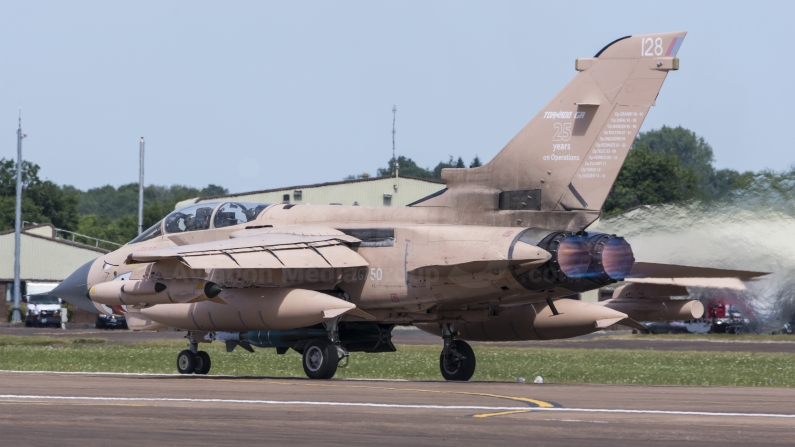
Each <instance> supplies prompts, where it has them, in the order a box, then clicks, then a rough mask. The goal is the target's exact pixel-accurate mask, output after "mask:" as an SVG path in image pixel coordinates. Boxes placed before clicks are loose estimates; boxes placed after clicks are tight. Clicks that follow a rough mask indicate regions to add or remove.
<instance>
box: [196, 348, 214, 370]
mask: <svg viewBox="0 0 795 447" xmlns="http://www.w3.org/2000/svg"><path fill="white" fill-rule="evenodd" d="M210 365H211V362H210V354H207V353H206V352H204V351H199V352H197V353H196V370H195V371H194V372H195V373H196V374H207V373H208V372H210Z"/></svg>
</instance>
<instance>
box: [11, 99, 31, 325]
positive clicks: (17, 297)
mask: <svg viewBox="0 0 795 447" xmlns="http://www.w3.org/2000/svg"><path fill="white" fill-rule="evenodd" d="M27 136H28V134H27V132H22V109H19V127H18V128H17V203H16V207H15V210H14V213H15V215H14V307H13V313H12V315H11V321H12V322H15V323H17V322H22V313H21V312H20V306H19V303H20V301H21V300H22V284H21V282H20V280H19V266H20V257H21V255H22V251H21V246H20V242H21V237H22V139H23V138H25V137H27Z"/></svg>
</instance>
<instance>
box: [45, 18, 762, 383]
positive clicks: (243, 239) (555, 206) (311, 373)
mask: <svg viewBox="0 0 795 447" xmlns="http://www.w3.org/2000/svg"><path fill="white" fill-rule="evenodd" d="M685 34H686V33H685V32H673V33H661V34H648V35H640V36H629V37H624V38H621V39H618V40H616V41H614V42H611V43H610V44H609V45H607V46H605V47H604V48H602V49H601V50H600V51H599V52H598V53H596V55H595V56H594V57H591V58H581V59H577V60H576V63H575V68H576V70H577V74H576V75H575V76H574V78H573V79H572V80H571V82H569V83H568V85H566V87H564V88H563V90H561V91H560V92H559V93H558V94H557V95H556V96H555V97H554V98H552V100H551V101H550V102H549V103H548V104H547V105H546V106H544V108H543V109H541V111H539V112H538V114H537V115H535V117H533V119H532V120H531V121H530V122H529V123H528V124H527V125H526V126H525V127H524V128H523V129H522V130H521V131H520V132H519V134H517V135H516V136H515V137H514V138H513V139H512V140H511V141H510V142H509V143H508V144H507V145H506V146H505V147H504V148H503V149H502V150H501V151H500V152H499V153H498V154H497V155H496V156H495V157H494V158H493V159H492V160H491V161H490V162H489V163H487V164H485V165H484V166H482V167H477V168H470V169H445V170H443V171H442V178H443V180H444V181H445V182H446V188H445V189H443V190H441V191H439V192H437V193H435V194H432V195H430V196H428V197H425V198H423V199H421V200H418V201H416V202H414V203H412V204H410V205H408V206H406V207H394V208H392V207H364V206H339V205H334V206H318V205H295V204H281V203H277V204H265V203H262V204H258V203H241V202H217V203H205V202H202V203H198V204H195V205H192V206H189V207H187V208H183V209H180V210H178V211H174V212H173V213H171V214H169V215H168V216H166V217H165V218H164V219H163V220H162V221H161V222H158V223H157V224H155V225H154V226H153V227H152V228H149V229H148V230H147V231H145V232H143V233H142V234H141V235H140V236H138V237H137V238H136V239H134V240H132V241H130V243H128V244H127V245H125V246H123V247H122V248H120V249H118V250H116V251H114V252H112V253H109V254H106V255H104V256H102V257H100V258H99V259H97V260H95V261H92V262H89V263H87V264H85V265H84V266H82V267H81V268H80V269H78V270H77V271H75V272H74V273H73V274H72V275H71V276H70V277H69V278H68V279H67V280H65V281H64V282H63V283H61V284H60V285H59V286H58V287H57V288H56V289H55V290H54V291H53V292H52V294H54V295H57V296H59V297H61V298H63V299H65V300H66V301H69V302H71V303H72V304H74V305H77V306H79V307H82V308H86V309H93V310H95V311H97V312H102V313H106V314H110V313H123V314H125V315H126V318H127V322H128V324H129V326H130V327H131V328H132V329H137V330H158V329H163V328H166V327H172V328H179V329H182V330H185V331H186V333H187V335H186V338H187V339H188V348H187V349H186V350H184V351H182V352H180V353H179V354H178V355H177V362H176V363H177V370H178V371H179V372H180V373H184V374H192V373H195V374H206V373H207V372H208V371H209V370H210V364H211V363H210V357H209V355H208V354H207V353H206V352H204V351H200V350H199V344H200V343H211V342H214V341H216V342H222V343H225V344H226V348H227V350H228V351H231V350H233V349H235V348H236V347H240V348H242V349H246V350H249V351H252V352H253V347H260V348H276V350H277V352H278V353H280V354H281V353H285V352H287V351H288V350H289V349H294V350H295V351H297V352H299V353H301V354H302V362H303V368H304V371H305V372H306V375H307V376H308V377H310V378H313V379H329V378H331V377H333V376H334V374H335V372H336V370H337V367H338V366H339V364H340V361H343V362H347V361H348V355H349V353H350V352H355V351H364V352H379V353H380V352H392V351H395V346H394V344H393V343H392V341H391V332H392V329H393V328H394V326H395V325H414V326H416V327H418V328H420V329H423V330H426V331H428V332H431V333H434V334H437V335H439V336H440V337H441V340H440V341H441V343H440V344H441V347H442V349H441V355H440V357H439V366H440V371H441V375H442V376H443V377H444V378H445V379H448V380H469V379H470V378H471V377H472V375H473V374H474V372H475V354H474V352H473V351H472V348H471V347H470V345H469V344H468V343H467V340H485V341H512V340H549V339H559V338H567V337H574V336H579V335H583V334H588V333H591V332H594V331H598V330H600V329H603V328H606V327H608V326H611V325H613V324H616V323H621V324H624V325H627V326H630V327H638V328H644V327H643V326H641V325H640V324H639V323H638V321H639V320H678V319H691V318H698V317H700V316H701V314H702V313H703V306H701V305H700V303H699V302H698V301H688V300H672V299H671V298H670V297H671V296H679V295H687V287H690V286H697V287H734V288H738V287H739V288H741V287H743V283H742V281H748V280H752V279H754V278H757V277H759V276H760V275H761V273H756V272H744V271H729V270H719V269H705V268H694V267H686V266H674V265H661V264H651V263H644V262H636V260H635V258H634V255H633V252H632V247H631V246H630V244H629V243H628V242H627V241H626V240H625V239H624V238H622V237H620V236H618V235H614V234H603V233H596V232H592V231H587V230H586V228H587V227H588V226H589V225H590V224H591V223H593V222H594V221H595V220H596V219H597V218H598V217H599V216H600V210H601V208H602V204H603V203H604V201H605V198H606V197H607V195H608V193H609V191H610V188H611V186H612V184H613V182H614V181H615V179H616V176H617V175H618V172H619V170H620V168H621V165H622V163H623V162H624V159H625V157H626V155H627V153H628V151H629V149H630V147H631V145H632V142H633V140H634V138H635V136H636V134H637V132H638V130H639V129H640V127H641V124H642V123H643V120H644V119H645V118H646V115H647V113H648V111H649V108H650V107H651V106H652V105H654V103H655V99H656V98H657V94H658V93H659V91H660V88H661V87H662V84H663V81H665V78H666V76H667V75H668V72H669V71H674V70H678V68H679V59H678V58H677V57H676V55H677V51H678V50H679V48H680V46H681V44H682V41H683V39H684V37H685ZM618 281H624V282H626V285H624V286H623V287H621V288H619V289H617V290H616V293H615V295H614V298H613V299H611V300H608V301H605V302H601V303H587V302H583V301H579V300H576V299H573V298H571V296H572V295H575V294H577V293H580V292H584V291H588V290H593V289H597V288H600V287H603V286H606V285H609V284H613V283H616V282H618ZM644 329H645V328H644Z"/></svg>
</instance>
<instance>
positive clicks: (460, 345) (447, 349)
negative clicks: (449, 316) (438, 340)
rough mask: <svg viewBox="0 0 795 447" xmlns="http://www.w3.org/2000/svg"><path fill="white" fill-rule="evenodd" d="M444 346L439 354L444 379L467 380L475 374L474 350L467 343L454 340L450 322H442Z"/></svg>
mask: <svg viewBox="0 0 795 447" xmlns="http://www.w3.org/2000/svg"><path fill="white" fill-rule="evenodd" d="M441 326H442V339H443V340H444V348H443V349H442V353H441V355H439V369H440V370H441V371H442V377H444V378H445V380H460V381H467V380H469V379H471V378H472V375H473V374H475V352H474V351H472V348H471V347H470V346H469V343H467V342H465V341H463V340H456V339H455V333H454V332H453V329H452V325H451V324H450V323H442V325H441Z"/></svg>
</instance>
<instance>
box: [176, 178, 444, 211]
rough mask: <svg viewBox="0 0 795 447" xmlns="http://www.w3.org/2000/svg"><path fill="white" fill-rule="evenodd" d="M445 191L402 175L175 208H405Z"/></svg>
mask: <svg viewBox="0 0 795 447" xmlns="http://www.w3.org/2000/svg"><path fill="white" fill-rule="evenodd" d="M444 187H445V183H444V182H443V181H441V180H435V179H427V178H418V177H409V176H404V175H401V176H397V177H393V176H384V177H372V178H362V179H356V180H343V181H340V182H329V183H317V184H314V185H301V186H290V187H287V188H278V189H266V190H263V191H252V192H243V193H237V194H226V195H221V196H210V197H198V198H195V199H188V200H183V201H182V202H179V203H178V204H177V206H176V208H177V209H179V208H183V207H185V206H188V205H193V204H194V203H200V202H209V201H217V200H235V201H240V202H263V203H295V204H304V205H309V204H312V205H329V204H334V205H354V204H359V205H361V206H406V205H408V204H410V203H412V202H414V201H417V200H419V199H421V198H423V197H425V196H429V195H431V194H433V193H435V192H437V191H439V190H442V189H444Z"/></svg>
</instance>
